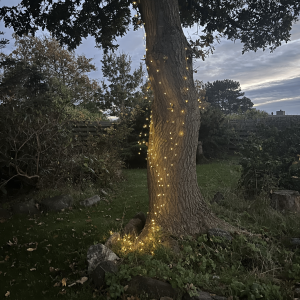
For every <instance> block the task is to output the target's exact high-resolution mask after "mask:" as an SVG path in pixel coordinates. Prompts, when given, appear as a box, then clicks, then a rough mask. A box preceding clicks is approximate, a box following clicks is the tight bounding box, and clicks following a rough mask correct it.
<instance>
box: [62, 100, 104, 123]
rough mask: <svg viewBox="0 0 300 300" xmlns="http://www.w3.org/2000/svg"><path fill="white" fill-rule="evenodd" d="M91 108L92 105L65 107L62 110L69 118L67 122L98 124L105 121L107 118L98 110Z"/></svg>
mask: <svg viewBox="0 0 300 300" xmlns="http://www.w3.org/2000/svg"><path fill="white" fill-rule="evenodd" d="M89 104H92V103H89ZM93 108H94V107H93V106H92V105H77V106H74V105H67V106H65V107H64V110H65V112H66V114H67V115H68V117H69V121H90V122H99V121H106V120H107V117H106V116H105V115H104V114H103V113H102V112H101V111H100V110H99V109H93Z"/></svg>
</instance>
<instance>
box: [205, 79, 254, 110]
mask: <svg viewBox="0 0 300 300" xmlns="http://www.w3.org/2000/svg"><path fill="white" fill-rule="evenodd" d="M204 88H205V91H206V101H207V102H209V103H210V104H211V106H212V107H215V108H219V109H220V110H221V111H222V112H223V113H224V114H232V113H239V112H246V111H247V110H248V109H250V108H251V107H253V103H252V101H251V100H250V99H249V98H247V97H245V96H244V94H245V93H243V92H242V91H241V86H240V83H239V82H238V81H233V80H230V79H224V80H216V81H214V82H212V83H210V82H207V83H206V84H205V85H204Z"/></svg>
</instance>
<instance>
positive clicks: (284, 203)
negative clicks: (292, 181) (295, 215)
mask: <svg viewBox="0 0 300 300" xmlns="http://www.w3.org/2000/svg"><path fill="white" fill-rule="evenodd" d="M270 205H271V207H273V208H274V209H276V210H278V211H291V212H300V194H299V192H298V191H292V190H279V191H274V192H273V193H272V194H271V202H270Z"/></svg>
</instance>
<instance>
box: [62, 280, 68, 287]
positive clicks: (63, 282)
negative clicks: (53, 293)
mask: <svg viewBox="0 0 300 300" xmlns="http://www.w3.org/2000/svg"><path fill="white" fill-rule="evenodd" d="M67 280H68V279H67V278H63V279H62V280H61V283H62V286H67Z"/></svg>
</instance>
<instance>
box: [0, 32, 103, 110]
mask: <svg viewBox="0 0 300 300" xmlns="http://www.w3.org/2000/svg"><path fill="white" fill-rule="evenodd" d="M0 67H1V69H2V77H1V81H0V97H1V100H2V101H5V100H6V99H9V98H12V97H13V98H14V99H17V100H18V101H20V102H21V101H23V102H24V101H25V100H27V101H28V100H30V101H42V99H45V100H46V102H48V103H50V102H52V101H59V102H63V103H65V104H74V103H79V102H90V101H93V100H95V99H96V98H97V97H98V92H99V85H98V83H97V81H95V80H91V79H90V78H89V77H88V76H87V74H88V73H89V72H91V71H93V70H95V66H94V65H93V64H92V63H91V59H88V58H86V57H85V56H76V55H75V54H74V53H73V52H70V51H68V50H66V49H63V48H62V47H60V45H59V43H58V42H57V41H56V40H55V39H53V38H50V37H47V36H44V37H41V38H37V37H32V36H24V37H22V38H20V37H18V36H15V49H14V50H13V51H12V52H11V53H10V54H8V55H5V54H1V55H0Z"/></svg>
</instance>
